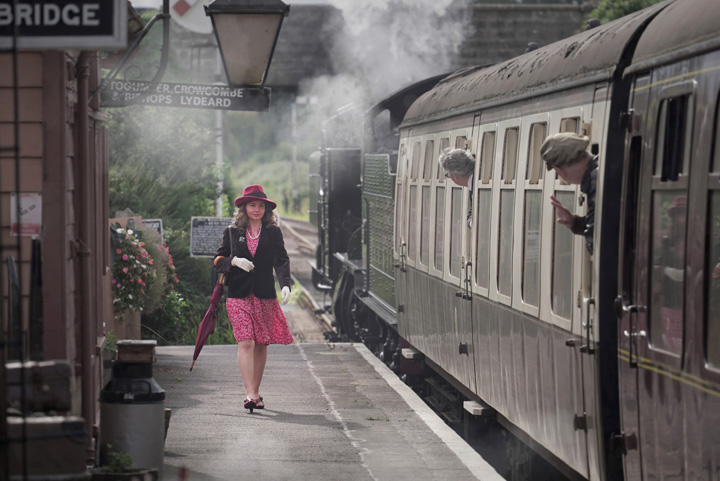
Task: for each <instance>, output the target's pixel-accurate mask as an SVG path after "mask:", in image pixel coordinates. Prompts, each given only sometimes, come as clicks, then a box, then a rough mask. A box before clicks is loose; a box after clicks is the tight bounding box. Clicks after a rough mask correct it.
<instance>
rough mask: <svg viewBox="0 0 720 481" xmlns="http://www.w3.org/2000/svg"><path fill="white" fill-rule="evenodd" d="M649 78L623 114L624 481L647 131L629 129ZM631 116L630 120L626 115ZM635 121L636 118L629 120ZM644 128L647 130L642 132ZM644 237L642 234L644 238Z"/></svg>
mask: <svg viewBox="0 0 720 481" xmlns="http://www.w3.org/2000/svg"><path fill="white" fill-rule="evenodd" d="M649 82H650V78H649V76H648V75H645V76H641V77H638V78H637V79H636V80H635V84H634V87H635V89H634V90H633V91H632V93H631V95H632V97H631V99H630V109H631V110H629V111H628V116H627V118H628V122H629V123H630V125H629V126H628V130H630V135H629V136H628V141H627V142H626V145H625V159H626V162H625V165H624V171H623V189H622V191H623V199H622V208H621V214H620V218H621V223H620V242H621V245H620V249H619V252H618V273H619V279H618V292H619V294H618V297H617V300H616V305H617V306H618V308H619V309H618V310H617V314H618V315H619V317H620V322H619V324H618V358H619V359H618V381H619V387H618V389H619V391H620V392H619V395H620V417H621V419H620V423H621V430H622V432H621V434H619V435H618V436H616V439H615V441H616V442H617V443H618V449H621V450H622V452H623V465H624V466H623V469H624V471H625V479H627V480H628V481H633V480H638V479H642V478H641V470H640V450H639V448H638V443H637V436H638V432H639V431H638V404H637V397H638V392H637V388H638V369H637V359H638V355H637V341H638V339H637V338H638V335H637V334H638V332H639V329H638V328H637V323H638V315H639V310H638V307H637V306H638V304H637V285H636V284H637V283H636V278H637V277H638V276H639V275H640V272H639V270H640V269H639V266H640V265H641V264H640V263H639V262H638V257H639V252H638V237H639V236H640V231H641V230H642V227H641V224H640V223H639V222H638V221H639V216H640V197H639V191H640V171H641V165H642V157H643V155H642V154H643V150H642V146H643V136H645V135H648V134H650V133H651V131H644V130H640V129H637V130H633V125H634V124H639V123H640V121H642V120H644V119H645V118H647V99H648V90H647V85H648V83H649ZM630 114H632V115H630ZM634 119H637V121H636V120H634ZM645 129H647V127H645ZM643 237H647V234H646V233H645V234H643Z"/></svg>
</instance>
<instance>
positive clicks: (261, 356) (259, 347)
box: [253, 343, 267, 399]
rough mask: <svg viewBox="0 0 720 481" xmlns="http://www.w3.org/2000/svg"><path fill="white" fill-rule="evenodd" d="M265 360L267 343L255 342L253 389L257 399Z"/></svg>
mask: <svg viewBox="0 0 720 481" xmlns="http://www.w3.org/2000/svg"><path fill="white" fill-rule="evenodd" d="M266 362H267V344H257V343H255V349H254V350H253V369H254V372H253V374H254V375H253V390H254V392H255V397H254V398H253V399H257V398H259V397H260V383H261V382H262V377H263V373H264V372H265V363H266Z"/></svg>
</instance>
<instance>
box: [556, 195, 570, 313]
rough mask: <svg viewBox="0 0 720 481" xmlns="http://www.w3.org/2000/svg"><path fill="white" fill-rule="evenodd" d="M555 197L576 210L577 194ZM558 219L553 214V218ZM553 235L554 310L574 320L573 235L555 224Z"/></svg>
mask: <svg viewBox="0 0 720 481" xmlns="http://www.w3.org/2000/svg"><path fill="white" fill-rule="evenodd" d="M555 197H557V199H558V200H559V201H560V203H561V204H562V205H563V206H564V207H565V208H566V209H568V210H569V211H570V212H572V211H573V209H574V203H575V194H574V193H573V192H568V191H556V192H555ZM555 217H557V215H556V214H555V213H553V218H555ZM554 225H555V229H554V235H553V272H552V310H553V312H554V313H555V314H556V315H557V316H560V317H562V318H565V319H571V318H572V297H573V296H572V273H573V255H572V251H573V233H572V232H571V231H570V229H568V228H567V227H565V226H564V225H562V224H559V223H557V222H556V223H555V224H554Z"/></svg>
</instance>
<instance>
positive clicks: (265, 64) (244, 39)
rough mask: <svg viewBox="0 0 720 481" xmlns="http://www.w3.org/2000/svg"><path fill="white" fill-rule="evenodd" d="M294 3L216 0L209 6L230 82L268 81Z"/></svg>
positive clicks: (245, 84) (255, 83)
mask: <svg viewBox="0 0 720 481" xmlns="http://www.w3.org/2000/svg"><path fill="white" fill-rule="evenodd" d="M289 12H290V6H289V5H286V4H284V3H283V2H282V1H281V0H215V1H214V2H212V3H211V4H209V5H206V6H205V14H206V15H208V16H209V17H210V20H211V21H212V24H213V31H214V32H215V38H216V39H217V44H218V48H219V49H220V56H221V57H222V60H223V65H224V66H225V73H226V74H227V78H228V85H230V86H232V87H255V88H259V87H262V86H263V85H264V84H265V79H266V78H267V73H268V68H269V66H270V59H271V58H272V55H273V52H274V51H275V44H276V43H277V39H278V36H279V35H280V27H281V26H282V22H283V19H284V18H285V17H286V16H287V15H288V13H289Z"/></svg>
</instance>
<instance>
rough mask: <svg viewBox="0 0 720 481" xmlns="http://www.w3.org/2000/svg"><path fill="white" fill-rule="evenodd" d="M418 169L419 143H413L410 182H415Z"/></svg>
mask: <svg viewBox="0 0 720 481" xmlns="http://www.w3.org/2000/svg"><path fill="white" fill-rule="evenodd" d="M419 169H420V142H415V143H413V149H412V161H411V164H410V180H417V178H418V170H419Z"/></svg>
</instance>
